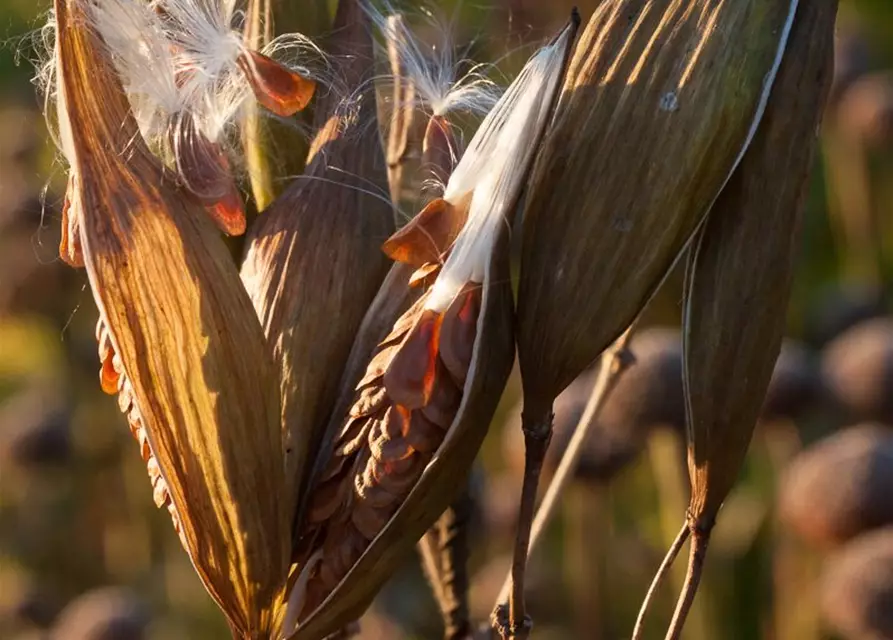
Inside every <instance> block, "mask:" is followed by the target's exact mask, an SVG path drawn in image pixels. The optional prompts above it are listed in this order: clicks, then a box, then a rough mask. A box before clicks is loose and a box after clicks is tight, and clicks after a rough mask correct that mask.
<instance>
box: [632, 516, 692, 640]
mask: <svg viewBox="0 0 893 640" xmlns="http://www.w3.org/2000/svg"><path fill="white" fill-rule="evenodd" d="M690 532H691V530H690V529H689V528H688V522H686V523H684V524H683V525H682V529H680V530H679V533H678V534H677V536H676V538H675V540H673V544H672V545H670V549H669V551H667V555H666V556H664V559H663V562H661V564H660V567H659V568H658V570H657V573H656V574H654V580H652V581H651V586H650V587H648V593H646V594H645V600H644V601H643V602H642V607H641V608H640V609H639V615H638V617H637V618H636V626H635V627H634V628H633V635H632V640H641V638H642V633H643V632H644V631H645V615H646V614H647V613H648V610H649V609H650V608H651V604H652V602H653V601H654V596H655V595H657V590H658V588H659V587H660V585H661V584H662V583H663V581H664V579H665V578H666V577H667V574H668V573H669V572H670V568H672V566H673V563H674V562H675V561H676V557H677V556H678V555H679V552H680V551H681V550H682V545H684V544H685V541H686V540H688V536H689V533H690Z"/></svg>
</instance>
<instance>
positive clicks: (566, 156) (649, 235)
mask: <svg viewBox="0 0 893 640" xmlns="http://www.w3.org/2000/svg"><path fill="white" fill-rule="evenodd" d="M790 13H791V8H790V3H789V2H779V1H778V0H742V1H736V2H731V1H729V0H661V1H657V2H655V1H653V0H652V1H646V0H606V1H605V2H602V3H601V4H600V5H599V6H598V8H597V10H596V12H595V13H594V15H593V16H592V18H591V19H590V21H589V24H588V26H587V27H586V30H585V32H584V33H583V35H582V36H581V38H580V42H579V44H578V45H577V49H576V52H575V54H574V56H573V59H572V61H571V63H570V68H569V71H568V77H567V80H566V81H565V84H564V90H563V94H562V98H561V104H560V106H559V108H558V112H557V114H556V120H555V123H554V125H553V127H552V129H551V132H550V134H549V135H548V137H547V138H546V141H545V143H544V145H543V151H542V152H541V154H540V157H539V158H538V160H537V164H536V169H535V170H534V174H533V177H532V179H531V188H530V195H529V197H528V201H527V206H526V208H525V212H524V236H523V244H522V257H521V275H520V283H519V297H518V354H519V358H520V364H521V373H522V378H523V383H524V401H525V414H526V415H529V416H530V417H531V419H533V420H534V421H547V420H548V416H549V414H550V410H551V405H552V402H553V400H554V398H555V397H557V396H558V394H559V393H560V392H561V391H562V390H563V389H564V388H565V387H566V386H567V385H568V384H570V382H571V381H573V380H574V379H575V378H576V377H577V376H578V375H579V374H580V373H581V372H582V371H583V370H584V369H585V368H586V367H587V366H589V365H590V364H591V363H592V362H593V361H594V360H595V358H597V357H598V355H599V354H600V353H601V352H602V351H604V349H605V348H607V347H608V345H610V344H611V343H612V342H613V341H614V340H615V339H616V338H617V337H618V336H619V335H620V334H621V333H622V332H623V331H624V330H625V329H626V327H628V326H629V325H630V324H631V322H632V321H633V320H634V318H635V317H636V316H637V315H638V314H639V312H640V311H641V309H642V308H643V306H644V305H645V303H646V302H647V301H648V300H649V299H650V298H651V296H652V295H653V294H654V292H655V291H656V289H657V288H658V287H659V285H660V284H661V282H662V280H663V279H664V277H665V276H666V274H667V273H668V272H669V270H670V268H671V267H672V266H673V264H674V262H675V261H676V259H677V257H678V256H679V255H680V253H681V251H682V250H683V249H684V247H685V246H686V244H687V243H688V242H689V240H690V238H691V236H692V234H693V233H694V231H695V229H696V228H697V226H698V224H699V223H700V222H701V221H702V220H703V218H704V216H705V215H706V213H707V211H708V210H709V208H710V206H711V204H712V203H713V201H714V199H715V198H716V196H717V194H718V193H719V191H720V190H721V189H722V186H723V185H724V183H725V182H726V180H727V179H728V177H729V175H730V174H731V172H732V170H733V169H734V167H735V165H736V164H737V162H738V161H739V160H740V157H741V154H742V153H743V150H744V148H745V147H746V143H747V141H748V137H749V134H750V133H751V132H752V128H753V126H754V125H755V121H757V120H758V118H759V112H760V105H761V99H762V98H764V96H765V94H766V93H767V91H768V89H769V86H770V85H771V80H772V77H773V74H772V73H771V71H772V70H773V65H774V64H775V62H776V59H777V57H778V54H779V44H780V42H781V36H782V34H783V33H784V27H785V25H786V23H787V21H788V19H789V17H790ZM581 292H582V293H581Z"/></svg>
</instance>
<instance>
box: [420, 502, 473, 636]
mask: <svg viewBox="0 0 893 640" xmlns="http://www.w3.org/2000/svg"><path fill="white" fill-rule="evenodd" d="M472 509H473V498H472V495H471V490H470V488H469V487H468V486H466V488H465V489H464V490H463V491H462V493H461V494H460V495H459V497H458V498H456V500H455V501H454V502H453V504H452V505H451V506H450V508H449V509H447V510H446V511H444V512H443V514H441V516H440V518H439V519H438V521H437V523H436V524H435V525H434V526H433V527H432V528H431V529H429V530H428V532H427V533H426V534H425V536H424V537H423V538H422V539H421V540H420V541H419V544H418V548H419V553H420V554H421V556H422V568H423V569H424V571H425V575H426V577H427V578H428V582H429V583H430V585H431V590H432V591H433V593H434V599H435V600H436V601H437V607H438V609H439V610H440V614H441V617H442V618H443V626H444V638H445V639H446V640H461V639H463V638H467V637H468V635H469V634H470V633H471V619H470V617H469V612H468V588H469V585H468V555H469V551H468V546H469V545H468V524H469V520H470V518H471V512H472Z"/></svg>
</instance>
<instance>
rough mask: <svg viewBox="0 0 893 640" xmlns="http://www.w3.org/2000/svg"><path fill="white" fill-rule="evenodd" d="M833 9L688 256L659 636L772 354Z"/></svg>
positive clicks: (689, 582)
mask: <svg viewBox="0 0 893 640" xmlns="http://www.w3.org/2000/svg"><path fill="white" fill-rule="evenodd" d="M836 10H837V6H836V3H833V2H831V3H805V4H803V5H801V6H800V7H799V8H798V10H797V16H796V19H795V21H794V25H793V29H792V31H791V36H790V40H789V43H788V47H787V51H786V53H785V56H784V59H783V60H782V62H781V67H780V69H779V72H778V77H777V78H776V81H775V85H774V88H773V90H772V94H771V95H770V97H769V102H768V105H767V108H766V114H765V117H764V118H763V120H762V122H761V123H760V128H759V130H758V131H757V133H756V137H755V138H754V141H753V144H751V145H750V147H749V149H748V150H747V153H746V154H745V155H744V158H743V160H742V162H741V164H740V166H739V167H738V169H737V170H736V172H735V173H734V174H733V175H732V178H731V180H730V181H729V183H728V184H727V185H726V187H725V189H723V191H722V193H721V194H720V196H719V199H718V200H717V202H716V204H715V205H714V207H713V209H712V210H711V213H710V215H709V217H708V218H707V221H706V222H705V225H704V227H703V229H702V231H701V232H700V233H699V235H698V237H697V239H696V241H695V242H696V243H695V245H694V246H693V248H692V250H691V253H690V255H689V262H688V268H687V273H686V283H685V284H686V288H685V312H684V321H683V324H684V331H683V342H684V359H683V372H684V373H683V380H684V383H685V397H686V415H687V419H688V422H687V429H686V432H687V439H688V467H689V478H690V482H691V488H692V493H691V500H690V502H689V507H688V512H687V514H686V519H687V525H688V527H689V530H690V534H691V538H692V545H691V558H690V561H689V575H688V577H687V579H686V585H685V588H684V590H683V593H682V594H681V596H680V600H679V604H678V607H677V610H676V615H675V616H674V620H673V623H672V625H671V630H670V632H669V633H668V637H672V638H678V637H679V634H680V633H681V629H682V625H683V624H684V620H685V617H686V615H687V613H688V609H689V607H690V606H691V604H692V602H693V599H694V594H695V591H696V589H697V585H698V581H699V579H700V574H701V569H702V565H703V562H704V555H705V553H706V549H707V544H708V541H709V536H710V532H711V530H712V529H713V525H714V522H715V519H716V516H717V513H718V512H719V510H720V507H721V506H722V503H723V502H724V500H725V499H726V497H727V496H728V494H729V491H730V490H731V488H732V486H733V485H734V483H735V481H736V480H737V478H738V474H739V472H740V470H741V466H742V463H743V461H744V457H745V455H746V453H747V449H748V446H749V444H750V439H751V436H752V434H753V430H754V427H755V425H756V422H757V419H758V418H759V416H760V411H761V408H762V406H763V403H764V399H765V395H766V391H767V389H768V387H769V382H770V379H771V376H772V372H773V368H774V365H775V361H776V359H777V357H778V353H779V350H780V348H781V342H782V336H783V334H784V329H785V317H786V310H787V306H788V298H789V294H790V286H791V279H792V277H793V264H794V257H795V251H796V249H797V246H798V242H799V229H800V220H801V213H802V207H803V198H804V196H805V193H806V182H807V178H808V176H809V172H810V169H811V167H812V159H813V151H814V149H815V146H816V143H817V139H816V132H817V130H818V126H819V124H820V122H821V117H822V113H823V110H824V105H825V100H826V98H827V94H828V90H829V87H830V84H831V78H832V72H833V57H832V52H833V48H832V47H833V32H834V31H833V28H834V20H835V16H836ZM781 167H783V170H780V168H781ZM767 194H768V195H769V198H768V199H767Z"/></svg>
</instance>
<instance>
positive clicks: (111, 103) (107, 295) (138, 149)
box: [56, 0, 288, 638]
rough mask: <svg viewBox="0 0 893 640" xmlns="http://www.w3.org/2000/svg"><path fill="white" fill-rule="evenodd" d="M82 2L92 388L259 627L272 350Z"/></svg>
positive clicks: (64, 24)
mask: <svg viewBox="0 0 893 640" xmlns="http://www.w3.org/2000/svg"><path fill="white" fill-rule="evenodd" d="M87 6H88V4H87V3H86V2H84V0H57V2H56V21H57V29H58V36H57V49H56V56H57V62H58V83H59V88H58V91H59V93H60V100H59V104H60V106H61V109H60V112H59V114H58V115H59V119H60V122H64V123H65V124H64V125H63V126H62V130H63V131H67V135H66V136H63V143H64V146H65V151H66V156H67V157H68V159H69V162H70V163H71V169H72V172H73V174H74V175H76V176H77V180H76V181H75V184H76V190H75V194H74V195H75V199H74V200H73V201H72V203H73V209H75V213H76V215H77V216H78V218H79V219H80V221H81V224H80V235H81V240H82V245H83V256H84V259H85V263H86V267H87V274H88V276H89V281H90V286H91V289H92V291H93V295H94V298H95V300H96V304H97V306H98V307H99V313H100V325H99V339H100V355H101V359H102V362H103V366H102V372H101V375H100V378H101V382H102V386H103V388H104V389H105V390H107V391H109V392H112V393H114V392H115V391H117V392H118V393H119V406H120V407H121V409H122V411H124V412H126V413H127V414H128V419H129V421H130V426H131V429H132V430H133V432H134V434H135V435H136V436H137V437H138V438H139V440H140V445H141V450H142V454H143V456H144V458H145V459H146V461H147V463H148V468H149V473H150V476H151V478H152V482H153V485H154V489H155V496H156V500H157V502H158V503H159V506H161V505H166V506H167V507H168V509H169V510H170V511H171V514H172V515H173V516H174V521H175V526H176V527H177V528H178V530H179V533H180V537H181V540H182V542H183V544H184V546H185V547H186V550H187V551H188V552H189V555H190V558H191V560H192V563H193V565H194V567H195V569H196V571H197V572H198V574H199V576H200V578H201V580H202V582H203V583H204V585H205V587H206V588H207V590H208V591H209V593H210V594H211V596H212V597H213V598H214V600H215V601H216V602H217V604H218V605H219V606H220V607H221V609H223V611H224V613H225V614H226V616H227V619H228V621H229V623H230V625H231V627H232V628H233V630H234V633H235V634H236V635H237V636H238V637H240V638H248V637H252V638H253V637H258V636H265V635H266V634H269V633H270V632H272V630H273V625H274V620H273V615H272V605H273V602H274V600H275V599H276V598H277V597H278V596H279V594H280V592H281V588H282V585H283V582H284V578H285V572H286V569H287V560H288V519H287V513H286V506H285V505H284V504H283V502H282V500H281V493H282V489H283V487H284V477H283V471H282V448H281V439H280V434H279V426H278V425H279V405H278V399H277V396H276V391H277V388H278V385H277V378H276V372H275V369H274V366H273V361H272V357H271V354H270V351H269V348H268V347H267V345H266V343H265V341H264V337H263V333H262V331H261V328H260V325H259V323H258V322H257V316H256V314H255V312H254V310H253V309H252V307H251V302H250V300H249V299H248V296H247V295H246V294H245V291H244V290H243V289H242V286H241V282H240V281H239V276H238V272H237V270H236V268H235V265H234V264H233V263H232V260H231V258H230V256H229V253H228V252H227V249H226V247H225V245H224V244H223V241H222V240H221V238H220V237H219V235H218V234H217V232H216V231H215V229H214V228H213V227H212V224H211V222H210V221H209V220H207V219H206V217H205V216H204V214H203V212H202V210H201V208H200V206H199V205H198V204H196V203H194V201H193V200H191V199H189V198H187V197H184V195H183V194H182V193H181V192H180V191H178V190H176V187H175V186H174V185H175V184H176V181H175V180H174V179H173V176H171V175H169V174H168V173H167V172H165V171H164V169H163V168H162V167H161V166H160V165H159V164H158V162H157V160H156V159H155V158H154V157H153V156H152V155H151V153H150V152H149V150H148V148H147V147H146V145H145V144H144V142H143V140H142V138H141V136H140V132H139V129H138V128H137V123H136V121H135V120H134V118H133V116H132V114H131V112H130V109H129V105H128V102H127V99H126V96H125V95H124V92H123V89H122V86H121V84H120V81H119V79H118V77H117V75H116V73H115V70H114V68H113V66H112V63H111V60H110V59H109V58H108V57H107V56H106V55H105V53H104V51H105V50H104V49H103V47H102V44H101V42H100V39H99V37H98V36H97V35H96V34H95V33H94V32H93V31H91V30H90V29H89V28H87V26H86V24H87V22H86V20H85V16H84V11H85V10H86V8H87Z"/></svg>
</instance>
